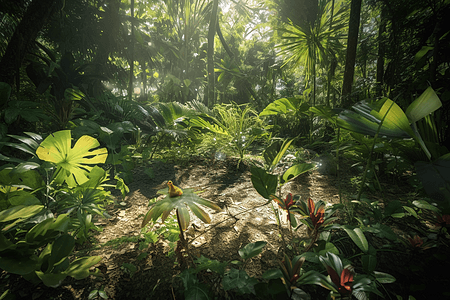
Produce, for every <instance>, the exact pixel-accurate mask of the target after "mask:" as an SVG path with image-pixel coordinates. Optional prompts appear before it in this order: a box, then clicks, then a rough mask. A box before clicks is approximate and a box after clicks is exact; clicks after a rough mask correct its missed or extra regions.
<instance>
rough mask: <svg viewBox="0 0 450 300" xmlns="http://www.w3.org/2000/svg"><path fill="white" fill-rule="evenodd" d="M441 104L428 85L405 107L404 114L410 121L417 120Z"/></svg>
mask: <svg viewBox="0 0 450 300" xmlns="http://www.w3.org/2000/svg"><path fill="white" fill-rule="evenodd" d="M441 106H442V103H441V100H439V97H438V96H437V95H436V93H435V92H434V90H433V89H432V88H431V87H428V88H427V89H426V90H425V92H423V93H422V95H420V96H419V98H417V99H416V100H414V102H413V103H411V104H410V105H409V106H408V108H407V109H406V112H405V113H406V115H407V116H408V119H409V121H410V122H411V123H414V122H417V121H419V120H420V119H422V118H424V117H425V116H427V115H429V114H431V113H432V112H434V111H435V110H437V109H439V108H440V107H441Z"/></svg>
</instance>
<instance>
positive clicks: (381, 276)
mask: <svg viewBox="0 0 450 300" xmlns="http://www.w3.org/2000/svg"><path fill="white" fill-rule="evenodd" d="M373 274H374V275H375V280H376V281H378V282H380V283H393V282H395V277H394V276H392V275H391V274H387V273H383V272H378V271H374V272H373Z"/></svg>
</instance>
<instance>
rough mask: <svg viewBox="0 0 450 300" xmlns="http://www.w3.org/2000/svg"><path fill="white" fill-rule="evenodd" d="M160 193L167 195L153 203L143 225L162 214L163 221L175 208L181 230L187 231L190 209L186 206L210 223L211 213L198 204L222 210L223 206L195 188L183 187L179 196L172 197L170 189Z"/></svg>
mask: <svg viewBox="0 0 450 300" xmlns="http://www.w3.org/2000/svg"><path fill="white" fill-rule="evenodd" d="M158 193H159V194H162V195H166V196H167V197H166V198H165V199H163V200H160V201H158V202H156V203H155V204H153V205H152V207H151V208H150V210H149V211H148V212H147V214H146V215H145V217H144V220H143V221H142V224H141V227H144V226H145V225H147V223H148V222H150V221H151V220H152V221H153V222H155V221H156V220H158V218H159V217H160V216H161V218H162V222H164V221H165V220H166V218H167V217H168V216H169V214H170V212H171V211H172V210H173V209H174V208H175V209H176V213H177V218H178V221H179V224H180V226H181V228H180V230H182V231H185V230H186V228H187V227H188V226H189V221H190V217H189V211H188V210H187V208H186V206H187V207H189V208H190V210H191V211H192V212H193V213H194V214H195V215H196V216H197V217H198V218H199V219H200V220H202V221H203V222H205V223H207V224H209V223H210V222H211V219H210V217H209V215H208V214H207V213H206V212H205V211H204V210H203V209H202V208H200V207H199V206H198V205H197V204H201V205H204V206H206V207H209V208H212V209H215V210H218V211H220V210H221V208H220V207H219V206H217V205H216V204H214V203H213V202H211V201H208V200H205V199H202V198H200V197H199V196H198V195H197V194H196V193H195V192H194V189H183V194H182V195H181V196H177V197H170V196H169V190H168V188H167V189H162V190H159V191H158Z"/></svg>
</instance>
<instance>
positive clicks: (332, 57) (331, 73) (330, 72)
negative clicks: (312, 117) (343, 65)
mask: <svg viewBox="0 0 450 300" xmlns="http://www.w3.org/2000/svg"><path fill="white" fill-rule="evenodd" d="M333 18H334V0H332V2H331V16H330V31H332V30H333ZM329 56H330V63H329V64H328V74H327V102H326V103H327V106H330V93H331V79H332V77H333V76H334V71H335V68H333V64H334V62H335V61H336V56H335V54H334V53H331V52H330V54H329Z"/></svg>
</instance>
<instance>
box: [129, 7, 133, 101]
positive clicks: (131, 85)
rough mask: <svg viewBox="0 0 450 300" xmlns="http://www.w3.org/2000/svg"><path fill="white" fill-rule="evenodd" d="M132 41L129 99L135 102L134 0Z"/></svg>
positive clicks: (131, 11)
mask: <svg viewBox="0 0 450 300" xmlns="http://www.w3.org/2000/svg"><path fill="white" fill-rule="evenodd" d="M130 15H131V39H130V82H129V85H128V97H129V99H130V101H131V100H133V79H134V22H133V21H134V0H131V7H130Z"/></svg>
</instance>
